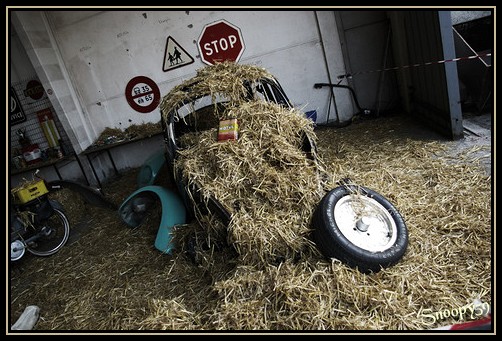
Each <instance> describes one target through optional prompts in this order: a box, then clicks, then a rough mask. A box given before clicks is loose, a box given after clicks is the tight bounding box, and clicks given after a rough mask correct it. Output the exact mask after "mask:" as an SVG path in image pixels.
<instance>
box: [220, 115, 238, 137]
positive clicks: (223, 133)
mask: <svg viewBox="0 0 502 341" xmlns="http://www.w3.org/2000/svg"><path fill="white" fill-rule="evenodd" d="M238 137H239V124H238V122H237V119H236V118H231V119H228V120H223V121H220V127H219V129H218V141H228V140H237V138H238Z"/></svg>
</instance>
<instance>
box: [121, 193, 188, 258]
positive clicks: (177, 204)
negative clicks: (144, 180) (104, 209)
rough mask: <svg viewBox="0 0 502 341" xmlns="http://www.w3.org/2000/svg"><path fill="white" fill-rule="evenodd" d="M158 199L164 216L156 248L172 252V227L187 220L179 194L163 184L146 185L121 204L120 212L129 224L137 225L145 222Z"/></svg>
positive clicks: (164, 251) (156, 239) (156, 240)
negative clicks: (162, 185) (151, 207)
mask: <svg viewBox="0 0 502 341" xmlns="http://www.w3.org/2000/svg"><path fill="white" fill-rule="evenodd" d="M158 199H160V203H161V207H162V217H161V220H160V225H159V230H158V232H157V237H156V238H155V248H156V249H157V250H159V251H161V252H163V253H167V254H171V252H172V250H173V249H174V245H173V242H172V235H171V233H172V228H173V227H174V226H175V225H180V224H185V222H186V209H185V206H184V205H183V201H182V200H181V198H180V197H179V196H178V194H176V193H175V192H173V191H171V190H168V189H166V188H164V187H161V186H145V187H143V188H140V189H138V190H136V191H135V192H134V193H132V194H131V195H130V196H129V197H128V198H127V199H126V200H125V201H124V202H123V203H122V204H121V205H120V207H119V209H118V213H119V215H120V218H121V219H122V220H123V221H124V222H125V223H126V224H127V225H129V226H131V227H137V226H139V225H140V224H141V223H142V222H143V219H144V218H145V216H146V213H147V212H148V209H149V208H150V206H151V205H152V204H153V203H154V202H155V200H158Z"/></svg>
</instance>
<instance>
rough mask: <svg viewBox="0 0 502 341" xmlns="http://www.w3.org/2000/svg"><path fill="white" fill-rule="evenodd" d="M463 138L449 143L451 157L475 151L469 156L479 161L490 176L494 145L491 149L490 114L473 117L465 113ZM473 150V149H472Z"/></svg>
mask: <svg viewBox="0 0 502 341" xmlns="http://www.w3.org/2000/svg"><path fill="white" fill-rule="evenodd" d="M463 126H464V138H463V139H460V140H458V141H453V142H451V143H450V144H451V149H450V151H451V153H452V154H453V155H455V154H458V153H461V152H465V151H467V150H475V151H473V152H472V153H470V154H469V156H470V157H472V158H473V159H475V160H479V161H480V162H481V163H482V165H483V166H484V168H485V171H486V173H487V174H488V175H492V168H493V167H492V158H493V156H494V155H495V150H494V148H495V145H493V148H492V135H493V134H492V132H494V129H493V128H492V114H491V113H486V114H482V115H473V114H469V113H466V114H464V117H463ZM474 148H475V149H474Z"/></svg>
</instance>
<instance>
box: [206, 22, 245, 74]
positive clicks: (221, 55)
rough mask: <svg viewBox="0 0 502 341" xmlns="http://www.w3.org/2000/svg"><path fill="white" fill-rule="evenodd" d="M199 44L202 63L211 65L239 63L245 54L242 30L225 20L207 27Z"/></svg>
mask: <svg viewBox="0 0 502 341" xmlns="http://www.w3.org/2000/svg"><path fill="white" fill-rule="evenodd" d="M197 43H198V46H199V52H200V57H201V59H202V61H203V62H204V63H206V64H209V65H213V64H214V63H216V62H223V61H226V60H230V61H234V62H237V61H239V59H240V57H241V56H242V53H243V52H244V40H243V39H242V34H241V30H240V28H238V27H237V26H234V25H232V24H231V23H229V22H228V21H225V20H219V21H216V22H213V23H211V24H208V25H206V26H205V27H204V29H203V30H202V33H201V35H200V37H199V40H198V42H197Z"/></svg>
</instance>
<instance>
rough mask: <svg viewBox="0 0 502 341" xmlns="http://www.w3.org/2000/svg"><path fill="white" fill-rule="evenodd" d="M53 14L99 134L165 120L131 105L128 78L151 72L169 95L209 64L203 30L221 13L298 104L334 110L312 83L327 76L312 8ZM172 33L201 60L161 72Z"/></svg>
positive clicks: (250, 58)
mask: <svg viewBox="0 0 502 341" xmlns="http://www.w3.org/2000/svg"><path fill="white" fill-rule="evenodd" d="M329 13H331V16H329ZM326 14H328V15H326ZM320 15H321V16H323V15H324V16H325V17H326V18H325V19H324V21H323V22H322V24H323V26H324V27H323V29H324V31H325V32H327V33H328V34H329V35H330V36H328V37H326V38H327V39H326V40H327V41H328V42H329V41H332V40H333V39H335V41H336V37H337V33H336V27H335V24H334V16H333V15H332V12H326V13H323V12H321V13H320ZM48 18H49V21H50V23H51V25H52V28H53V31H54V36H55V38H56V41H57V43H58V47H59V49H60V52H61V56H62V58H63V60H64V61H65V64H66V68H67V69H68V72H69V75H70V77H71V79H72V82H73V84H74V85H75V88H76V89H77V92H78V95H79V97H80V100H81V103H82V107H83V109H84V111H85V112H86V115H87V116H88V119H89V124H91V125H92V126H93V131H94V132H95V133H96V134H99V133H100V132H101V131H102V130H103V129H104V128H105V127H122V128H125V127H127V126H128V125H129V124H135V123H136V124H141V123H143V122H156V121H158V120H159V117H160V113H159V111H158V109H157V110H154V111H153V112H151V113H147V114H141V113H138V112H136V111H135V110H133V109H132V108H131V107H130V106H129V105H128V103H127V101H126V99H125V95H124V89H125V86H126V84H127V83H128V81H129V80H130V79H132V78H133V77H135V76H138V75H142V76H146V77H149V78H151V79H153V80H154V81H155V82H156V83H157V84H158V85H159V87H160V89H161V94H162V95H164V94H166V93H167V92H168V91H169V90H170V89H171V88H172V87H173V86H175V85H177V84H179V83H180V82H181V81H183V80H184V79H186V78H189V77H191V76H193V75H194V74H195V71H196V70H197V69H198V68H200V67H203V66H204V65H205V64H203V63H202V61H201V60H200V57H199V51H198V48H197V43H196V42H197V40H198V38H199V36H200V34H201V32H202V29H203V28H204V26H205V25H207V24H209V23H211V22H214V21H216V20H220V19H225V20H227V21H229V22H230V23H232V24H234V25H236V26H238V27H239V28H240V29H241V32H242V35H243V39H244V43H245V50H244V53H243V55H242V57H241V61H240V62H241V63H250V64H257V65H260V66H263V67H265V68H267V69H269V70H270V71H271V72H272V73H273V74H274V75H276V76H277V77H278V78H279V80H280V81H281V83H282V85H283V87H284V88H285V91H286V92H287V94H288V96H289V97H290V99H291V100H292V101H293V103H294V104H295V105H297V106H299V107H302V108H304V109H305V111H307V110H313V109H317V110H318V115H319V118H320V120H322V118H323V114H324V113H325V112H326V110H327V108H326V102H327V99H328V97H327V95H328V94H327V93H324V94H323V93H321V91H322V90H315V89H313V85H314V83H316V82H327V81H328V79H327V72H326V67H325V64H324V59H323V58H324V56H323V53H322V49H321V46H320V39H319V34H318V31H317V26H316V21H315V15H314V12H312V11H217V12H211V11H188V12H187V11H106V12H95V11H89V12H83V11H81V12H74V11H71V12H66V11H55V12H50V11H49V12H48ZM330 19H331V20H330ZM168 36H171V37H173V38H174V39H175V40H176V41H177V42H178V43H179V44H180V45H181V46H182V47H183V48H184V49H185V50H186V51H187V52H188V53H189V54H190V55H191V56H192V57H194V58H195V63H193V64H191V65H186V66H184V67H181V68H178V69H174V70H171V71H168V72H164V71H162V65H163V58H164V52H165V51H164V50H165V44H166V39H167V37H168ZM337 47H338V46H333V45H332V46H330V48H331V49H330V62H331V64H332V65H331V68H332V69H334V70H333V72H334V73H338V74H339V73H340V72H341V71H342V70H343V69H344V67H343V60H342V56H341V52H340V49H339V48H337ZM337 52H338V53H337ZM335 69H336V70H335ZM342 73H343V72H342Z"/></svg>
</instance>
